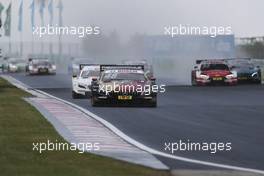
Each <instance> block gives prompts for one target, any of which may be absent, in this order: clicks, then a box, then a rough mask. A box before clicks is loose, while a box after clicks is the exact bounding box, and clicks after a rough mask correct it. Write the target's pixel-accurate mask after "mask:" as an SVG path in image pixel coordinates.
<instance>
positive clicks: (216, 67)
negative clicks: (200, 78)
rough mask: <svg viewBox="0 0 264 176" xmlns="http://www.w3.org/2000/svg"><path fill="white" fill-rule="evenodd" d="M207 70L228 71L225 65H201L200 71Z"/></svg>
mask: <svg viewBox="0 0 264 176" xmlns="http://www.w3.org/2000/svg"><path fill="white" fill-rule="evenodd" d="M208 70H229V67H228V66H227V65H226V64H202V66H201V71H208Z"/></svg>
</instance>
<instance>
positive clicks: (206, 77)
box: [198, 74, 210, 79]
mask: <svg viewBox="0 0 264 176" xmlns="http://www.w3.org/2000/svg"><path fill="white" fill-rule="evenodd" d="M198 78H202V79H209V78H210V77H209V76H208V75H203V74H200V75H199V76H198Z"/></svg>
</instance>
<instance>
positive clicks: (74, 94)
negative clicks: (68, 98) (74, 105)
mask: <svg viewBox="0 0 264 176" xmlns="http://www.w3.org/2000/svg"><path fill="white" fill-rule="evenodd" d="M79 97H80V96H79V94H77V93H76V92H74V91H72V98H73V99H77V98H79Z"/></svg>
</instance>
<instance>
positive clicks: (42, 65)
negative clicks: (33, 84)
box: [26, 59, 56, 75]
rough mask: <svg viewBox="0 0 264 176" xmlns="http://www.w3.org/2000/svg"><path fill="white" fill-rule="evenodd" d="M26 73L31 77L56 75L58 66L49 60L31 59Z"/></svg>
mask: <svg viewBox="0 0 264 176" xmlns="http://www.w3.org/2000/svg"><path fill="white" fill-rule="evenodd" d="M26 71H27V72H28V73H29V75H39V74H51V75H55V74H56V65H55V64H54V63H52V62H51V61H50V60H48V59H29V63H28V66H27V69H26Z"/></svg>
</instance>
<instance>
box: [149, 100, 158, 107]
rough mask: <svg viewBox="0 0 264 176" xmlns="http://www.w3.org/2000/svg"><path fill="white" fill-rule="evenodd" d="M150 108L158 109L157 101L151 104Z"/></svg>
mask: <svg viewBox="0 0 264 176" xmlns="http://www.w3.org/2000/svg"><path fill="white" fill-rule="evenodd" d="M149 106H150V107H153V108H155V107H157V101H154V102H151V103H150V104H149Z"/></svg>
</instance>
